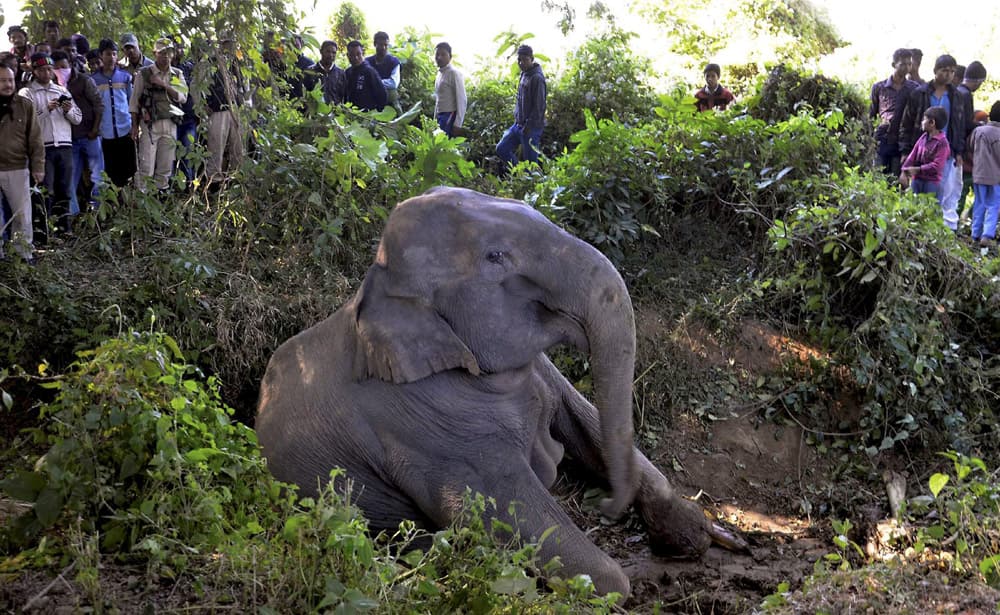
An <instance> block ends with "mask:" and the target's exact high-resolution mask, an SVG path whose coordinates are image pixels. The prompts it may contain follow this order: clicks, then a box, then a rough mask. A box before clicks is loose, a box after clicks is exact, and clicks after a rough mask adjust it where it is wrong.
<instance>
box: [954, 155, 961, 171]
mask: <svg viewBox="0 0 1000 615" xmlns="http://www.w3.org/2000/svg"><path fill="white" fill-rule="evenodd" d="M955 166H956V167H959V168H961V166H962V154H955Z"/></svg>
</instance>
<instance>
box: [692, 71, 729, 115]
mask: <svg viewBox="0 0 1000 615" xmlns="http://www.w3.org/2000/svg"><path fill="white" fill-rule="evenodd" d="M721 74H722V69H721V68H719V65H718V64H709V65H707V66H705V87H703V88H701V89H700V90H698V91H697V92H695V93H694V97H695V98H696V99H697V100H696V101H695V106H696V107H698V111H708V110H710V109H725V108H726V105H728V104H729V103H731V102H733V93H732V92H730V91H729V90H727V89H726V88H724V87H722V86H721V85H719V75H721Z"/></svg>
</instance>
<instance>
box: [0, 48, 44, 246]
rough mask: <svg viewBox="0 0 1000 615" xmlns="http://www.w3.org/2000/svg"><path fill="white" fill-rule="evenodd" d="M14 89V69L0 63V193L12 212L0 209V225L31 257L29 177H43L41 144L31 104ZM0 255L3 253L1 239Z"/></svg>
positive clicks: (39, 178) (31, 233) (41, 178)
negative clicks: (9, 230) (6, 213)
mask: <svg viewBox="0 0 1000 615" xmlns="http://www.w3.org/2000/svg"><path fill="white" fill-rule="evenodd" d="M14 92H15V90H14V71H12V70H11V69H9V68H7V67H6V66H0V195H2V196H3V200H4V201H6V202H7V204H8V205H9V206H10V209H11V212H12V213H13V217H12V219H11V220H8V221H4V220H2V218H3V214H2V213H0V226H5V225H6V224H10V226H11V228H12V230H13V233H12V235H11V238H12V239H13V240H14V250H15V251H16V252H17V253H18V254H20V255H21V257H22V258H24V259H25V260H27V261H31V259H32V256H31V251H32V242H33V240H34V236H33V235H34V233H33V231H32V228H31V188H30V177H33V178H34V180H35V181H36V182H37V183H42V181H44V179H45V147H44V146H43V145H42V130H41V126H39V123H38V116H37V115H35V108H34V105H33V104H32V103H31V101H30V100H28V99H26V98H24V97H21V96H16V95H15V94H14ZM29 170H30V173H29ZM29 175H30V177H29ZM0 256H3V244H2V243H0Z"/></svg>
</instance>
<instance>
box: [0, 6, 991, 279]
mask: <svg viewBox="0 0 1000 615" xmlns="http://www.w3.org/2000/svg"><path fill="white" fill-rule="evenodd" d="M43 28H44V36H43V38H42V40H41V41H40V42H37V43H34V44H33V43H31V42H30V38H29V34H28V32H27V30H26V29H25V28H23V27H21V26H17V25H15V26H11V27H10V28H9V29H8V31H7V35H8V38H9V39H10V43H11V45H12V47H11V50H10V52H5V53H2V54H0V205H2V207H0V227H2V229H3V233H4V238H5V239H11V240H12V241H13V243H14V246H15V250H16V251H17V253H18V254H20V255H21V256H22V257H23V258H25V259H27V260H31V259H32V254H33V242H34V233H33V227H32V204H31V183H32V181H34V182H35V183H36V184H37V185H39V186H43V187H44V191H43V195H44V203H43V207H44V211H45V213H46V217H47V218H49V219H51V220H58V225H56V228H59V229H61V230H62V231H64V232H71V231H72V220H73V217H74V216H76V215H77V214H78V213H80V211H81V210H82V209H84V208H93V207H95V206H96V203H97V202H98V198H99V196H100V193H101V190H102V187H103V186H104V185H105V182H110V184H113V185H114V186H116V187H118V188H122V187H125V186H128V185H134V186H135V188H136V189H138V190H141V191H147V190H157V191H158V192H160V193H165V192H166V191H168V190H169V189H170V188H171V180H172V178H173V177H174V176H175V174H177V173H180V174H182V177H183V179H184V181H185V184H186V186H187V187H188V188H190V186H192V185H193V183H194V182H195V180H196V178H197V177H201V178H203V180H204V181H205V182H206V183H207V185H208V186H210V187H213V186H218V185H219V184H221V183H222V182H223V181H225V180H226V178H227V177H228V174H229V172H230V170H231V169H233V168H235V167H236V166H238V165H239V163H240V160H241V159H242V157H243V155H244V147H245V144H246V131H245V130H244V128H243V126H242V125H241V115H240V114H239V113H238V112H237V111H238V109H239V108H240V107H241V106H243V105H248V104H252V102H253V92H254V86H252V85H251V84H250V83H248V80H247V78H246V76H245V74H244V71H243V70H241V67H240V64H239V62H238V60H237V56H238V54H237V53H236V44H237V43H236V39H235V38H234V36H233V35H232V33H231V32H220V33H219V34H218V37H217V40H216V41H214V42H213V49H212V50H211V51H207V52H206V53H205V54H204V56H203V57H202V58H201V59H202V60H203V61H201V62H198V63H196V62H194V61H193V59H191V58H188V57H185V53H184V49H183V47H182V45H181V42H180V41H179V40H177V39H176V38H172V37H162V38H159V39H157V40H156V41H155V42H154V43H153V46H152V58H149V57H147V56H146V55H145V54H144V53H143V51H142V47H141V46H140V44H139V40H138V39H137V37H136V36H135V35H134V34H131V33H126V34H123V35H121V36H120V37H119V38H118V40H117V41H115V40H114V39H111V38H105V39H102V40H100V42H99V43H98V44H97V46H96V48H91V45H90V42H89V41H88V39H87V38H86V37H85V36H84V35H82V34H74V35H72V36H70V37H63V36H62V34H61V31H60V26H59V23H58V22H56V21H51V20H50V21H45V22H44V24H43ZM372 42H373V44H374V49H375V53H374V54H372V55H369V56H367V57H366V56H365V53H364V46H363V44H362V43H361V42H360V41H356V40H355V41H351V42H350V43H348V44H347V53H346V56H347V66H346V68H341V67H340V66H338V65H337V63H336V60H337V51H338V46H337V43H335V42H334V41H331V40H326V41H323V42H322V44H321V45H320V47H319V53H320V58H319V59H318V60H313V59H311V58H309V57H308V56H306V55H305V54H304V53H303V42H302V39H301V37H294V38H293V39H292V41H290V43H291V45H290V47H291V48H292V49H293V50H294V52H295V54H296V57H295V58H294V66H295V67H296V69H297V70H289V69H290V66H291V65H292V64H293V62H291V61H290V60H291V58H289V61H288V62H286V58H285V54H284V51H283V49H282V47H281V46H280V45H276V42H275V34H274V32H267V33H266V34H265V37H264V39H263V41H262V48H261V58H262V59H263V61H264V63H266V64H267V66H268V67H269V69H270V71H271V75H272V79H273V81H272V85H274V86H275V87H276V91H277V92H279V93H281V94H283V95H285V96H287V97H289V98H292V99H302V98H303V97H304V96H305V95H306V93H307V92H310V91H313V90H317V89H318V90H319V92H321V94H322V97H323V100H324V101H325V102H326V103H328V104H331V105H339V104H351V105H353V106H355V107H356V108H358V109H360V110H364V111H369V110H379V111H380V110H382V109H383V108H385V107H386V106H392V107H394V108H396V110H397V111H398V112H401V111H402V109H401V105H400V100H399V86H400V83H401V62H400V60H399V59H398V58H396V57H395V56H394V55H393V54H391V53H389V36H388V34H386V33H385V32H377V33H376V34H375V36H374V37H373V41H372ZM922 57H923V54H922V53H921V51H920V50H919V49H897V50H896V51H895V53H894V54H893V56H892V68H893V72H892V74H891V75H890V76H889V77H888V78H887V79H885V80H880V81H878V82H876V83H875V84H874V85H873V86H872V88H871V108H870V113H871V117H872V118H873V120H874V121H875V124H876V130H875V139H876V142H877V164H878V165H879V166H880V167H881V168H882V169H883V171H884V172H885V173H886V174H887V175H888V176H889V177H890V178H892V180H893V181H897V180H898V182H899V183H900V185H901V186H903V188H908V189H910V190H912V191H913V192H915V193H931V194H933V195H934V196H935V198H936V199H937V201H938V203H939V204H940V206H941V210H942V217H943V219H944V223H945V224H946V225H947V226H948V227H949V228H951V229H953V230H956V231H957V230H958V228H959V221H960V219H961V215H962V210H963V205H964V202H965V200H966V197H967V194H968V193H969V192H972V194H973V206H972V209H971V216H970V217H971V228H972V232H971V237H972V239H973V240H974V241H976V242H979V243H980V244H981V245H983V246H987V245H989V243H990V242H991V241H994V240H995V238H996V231H997V229H996V227H997V221H998V210H1000V189H998V187H1000V101H998V102H997V103H994V104H993V106H992V108H991V109H990V111H989V112H988V113H987V112H984V111H974V104H973V94H974V92H976V90H977V89H978V88H979V87H980V86H981V85H982V83H983V81H984V80H985V79H986V68H985V67H984V66H983V64H982V63H981V62H978V61H975V62H971V63H970V64H969V65H968V66H967V67H963V66H959V65H957V63H956V61H955V59H954V58H953V57H952V56H950V55H947V54H945V55H941V56H939V57H938V58H937V59H936V61H935V63H934V69H933V72H934V76H933V78H932V79H931V81H929V82H928V81H924V80H923V79H922V78H921V77H920V72H919V70H920V64H921V60H922ZM204 60H207V61H204ZM434 60H435V63H436V64H437V67H438V74H437V77H436V79H435V82H434V96H435V108H434V118H435V119H436V121H437V123H438V126H439V127H440V128H441V130H442V131H444V132H445V133H446V134H448V135H449V136H457V135H460V134H463V131H464V129H463V122H464V119H465V113H466V109H467V104H468V101H467V97H466V93H465V82H464V78H463V76H462V73H461V72H460V71H459V70H458V69H456V68H455V67H454V66H453V65H452V48H451V45H449V44H448V43H446V42H442V43H439V44H438V45H437V47H436V48H435V55H434ZM517 65H518V67H519V68H520V71H521V77H520V82H519V84H518V89H517V97H516V101H515V105H514V122H513V124H511V125H510V127H509V128H508V129H507V130H506V131H505V132H504V134H503V137H502V138H501V139H500V141H499V142H498V143H497V145H496V153H497V156H498V157H499V158H500V159H501V160H503V161H504V162H505V163H507V164H510V165H513V164H517V163H518V162H519V161H520V160H522V159H523V160H530V161H537V159H538V154H539V152H540V147H541V137H542V131H543V129H544V126H545V108H546V98H547V90H546V80H545V75H544V73H543V72H542V69H541V67H540V66H539V64H538V63H537V62H536V61H535V58H534V51H533V50H532V48H531V47H530V46H528V45H521V46H520V47H518V49H517ZM721 72H722V70H721V68H720V66H719V65H718V64H714V63H709V64H707V65H706V66H705V69H704V77H705V86H704V87H702V88H699V89H698V90H697V91H696V92H695V94H694V97H695V101H696V102H695V104H696V106H697V108H698V110H699V111H711V110H714V109H725V108H726V107H727V106H728V105H729V104H730V103H731V102H732V101H733V99H734V97H733V94H732V92H731V91H730V90H729V89H727V88H725V87H723V86H722V85H721V84H720V82H719V80H720V76H721ZM199 127H200V128H199ZM199 139H201V140H202V142H203V143H204V144H205V149H206V156H205V159H204V161H203V163H202V164H201V165H199V166H198V167H196V165H195V164H193V163H192V162H191V159H190V158H189V157H188V155H187V154H188V152H190V150H191V148H192V147H193V146H194V144H195V143H196V142H197V141H198V140H199ZM46 228H48V225H46ZM0 256H3V243H2V242H0Z"/></svg>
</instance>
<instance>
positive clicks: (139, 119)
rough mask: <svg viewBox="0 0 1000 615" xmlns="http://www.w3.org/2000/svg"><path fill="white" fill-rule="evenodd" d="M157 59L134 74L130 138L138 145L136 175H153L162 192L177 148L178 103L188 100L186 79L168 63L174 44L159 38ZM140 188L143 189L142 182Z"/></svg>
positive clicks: (172, 54)
mask: <svg viewBox="0 0 1000 615" xmlns="http://www.w3.org/2000/svg"><path fill="white" fill-rule="evenodd" d="M153 51H155V52H156V61H155V62H154V63H153V64H152V66H145V67H143V68H141V69H139V70H138V71H136V73H135V87H134V88H133V89H132V99H131V100H130V101H129V111H130V112H131V113H132V138H133V139H135V140H136V141H137V142H138V144H139V178H140V179H141V178H144V177H153V178H154V179H155V181H156V188H157V189H158V190H160V191H161V192H165V191H166V190H167V188H168V187H169V186H170V173H171V171H172V170H173V166H174V157H175V156H176V149H177V124H178V123H180V121H181V120H183V118H184V111H182V110H181V108H180V106H179V105H183V104H184V101H185V100H187V82H185V81H184V73H182V72H181V69H179V68H177V67H175V66H171V65H170V61H171V60H172V59H173V57H174V43H173V41H172V40H170V39H169V38H161V39H160V40H158V41H156V43H155V44H154V45H153ZM139 189H140V190H144V186H143V185H142V182H140V183H139Z"/></svg>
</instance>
